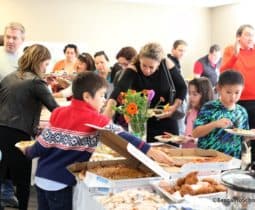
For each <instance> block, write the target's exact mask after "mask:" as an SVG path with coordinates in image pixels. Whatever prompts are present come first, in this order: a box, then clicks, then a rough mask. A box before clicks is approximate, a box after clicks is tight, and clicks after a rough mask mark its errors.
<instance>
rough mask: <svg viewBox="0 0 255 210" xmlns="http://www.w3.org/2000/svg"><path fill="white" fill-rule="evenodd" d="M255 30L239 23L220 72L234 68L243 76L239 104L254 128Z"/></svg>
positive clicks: (254, 144)
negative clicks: (233, 41) (234, 38)
mask: <svg viewBox="0 0 255 210" xmlns="http://www.w3.org/2000/svg"><path fill="white" fill-rule="evenodd" d="M254 35H255V31H254V28H253V26H251V25H249V24H245V25H241V26H240V27H239V28H238V30H237V32H236V42H235V43H234V45H232V46H228V47H226V48H225V51H224V54H223V59H222V66H221V72H222V71H225V70H229V69H234V70H237V71H239V72H241V74H242V75H243V77H244V81H245V83H244V90H243V92H242V95H241V98H240V101H239V104H240V105H242V106H244V107H245V108H246V110H247V112H248V116H249V126H250V128H255V111H254V110H255V83H254V78H255V47H254ZM251 144H252V161H255V141H251Z"/></svg>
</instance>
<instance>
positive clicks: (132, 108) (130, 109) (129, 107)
mask: <svg viewBox="0 0 255 210" xmlns="http://www.w3.org/2000/svg"><path fill="white" fill-rule="evenodd" d="M126 111H127V114H130V115H135V114H137V113H138V107H137V105H136V103H134V102H132V103H129V104H128V105H127V107H126Z"/></svg>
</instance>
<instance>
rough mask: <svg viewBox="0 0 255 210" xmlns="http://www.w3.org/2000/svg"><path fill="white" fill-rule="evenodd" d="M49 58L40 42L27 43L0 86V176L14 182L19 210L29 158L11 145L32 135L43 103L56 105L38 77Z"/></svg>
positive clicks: (26, 191)
mask: <svg viewBox="0 0 255 210" xmlns="http://www.w3.org/2000/svg"><path fill="white" fill-rule="evenodd" d="M50 58H51V56H50V52H49V50H48V49H47V48H45V47H44V46H42V45H32V46H30V47H29V48H28V49H27V50H26V51H25V52H24V54H23V55H22V56H21V58H20V59H19V61H18V65H19V67H18V70H17V71H15V72H13V73H11V74H9V75H7V76H6V77H5V78H4V79H3V80H2V81H1V86H0V107H1V109H0V150H1V151H2V154H3V155H2V161H1V162H0V179H1V180H3V179H11V180H12V181H13V183H14V184H15V185H16V190H17V198H18V201H19V209H20V210H27V207H28V199H29V190H30V174H31V160H28V159H27V158H26V157H25V156H24V155H23V154H22V152H21V151H20V150H19V149H18V148H16V147H15V146H14V145H15V144H16V143H17V142H19V141H21V140H29V139H30V138H31V137H34V136H35V135H36V131H37V127H38V125H39V119H40V114H41V109H42V106H43V105H44V106H46V107H47V108H48V109H49V110H50V111H52V110H53V109H55V108H56V107H57V106H58V105H57V103H56V101H55V100H54V98H53V96H52V95H51V93H50V91H49V89H48V87H47V84H46V82H44V81H43V80H42V74H43V73H45V70H46V67H47V66H48V64H49V60H50ZM0 185H1V181H0ZM0 187H1V186H0Z"/></svg>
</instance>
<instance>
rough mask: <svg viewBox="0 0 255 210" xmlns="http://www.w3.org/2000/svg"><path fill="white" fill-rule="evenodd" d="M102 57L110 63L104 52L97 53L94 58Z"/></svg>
mask: <svg viewBox="0 0 255 210" xmlns="http://www.w3.org/2000/svg"><path fill="white" fill-rule="evenodd" d="M101 55H103V56H104V57H105V60H107V61H109V58H108V56H107V55H106V53H105V52H104V51H98V52H96V53H95V55H94V58H95V57H97V56H101Z"/></svg>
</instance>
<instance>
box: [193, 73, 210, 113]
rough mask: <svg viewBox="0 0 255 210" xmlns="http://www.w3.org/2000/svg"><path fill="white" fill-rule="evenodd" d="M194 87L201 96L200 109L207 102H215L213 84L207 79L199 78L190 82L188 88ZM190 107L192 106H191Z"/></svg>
mask: <svg viewBox="0 0 255 210" xmlns="http://www.w3.org/2000/svg"><path fill="white" fill-rule="evenodd" d="M191 85H194V86H195V88H196V91H197V92H198V93H199V94H201V99H200V103H199V109H200V108H201V107H202V106H203V105H204V104H205V103H206V102H207V101H211V100H213V88H212V83H211V82H210V80H209V79H208V78H206V77H199V78H195V79H193V80H190V81H189V84H188V87H190V86H191ZM189 106H190V105H189Z"/></svg>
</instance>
